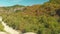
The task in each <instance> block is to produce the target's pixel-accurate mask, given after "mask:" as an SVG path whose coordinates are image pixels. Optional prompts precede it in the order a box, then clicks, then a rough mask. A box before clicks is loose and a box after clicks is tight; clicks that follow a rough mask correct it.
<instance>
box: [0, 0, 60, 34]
mask: <svg viewBox="0 0 60 34" xmlns="http://www.w3.org/2000/svg"><path fill="white" fill-rule="evenodd" d="M57 2H58V3H57ZM16 7H18V8H21V7H24V8H23V9H22V10H20V9H19V10H18V8H16ZM16 7H15V6H14V7H8V8H7V7H3V9H5V10H4V11H5V12H1V13H0V15H1V16H2V17H3V21H5V22H6V23H7V25H9V26H10V27H12V28H14V29H16V30H20V31H21V32H23V33H24V32H36V33H37V34H59V33H60V3H59V0H50V1H49V2H46V3H44V4H43V5H33V6H27V7H25V6H17V5H16ZM15 8H16V11H14V9H15ZM3 9H2V10H3ZM11 9H12V10H11ZM6 11H7V12H6Z"/></svg>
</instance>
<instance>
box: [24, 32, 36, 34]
mask: <svg viewBox="0 0 60 34" xmlns="http://www.w3.org/2000/svg"><path fill="white" fill-rule="evenodd" d="M24 34H36V33H33V32H27V33H24Z"/></svg>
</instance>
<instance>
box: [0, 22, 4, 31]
mask: <svg viewBox="0 0 60 34" xmlns="http://www.w3.org/2000/svg"><path fill="white" fill-rule="evenodd" d="M0 31H4V26H3V25H2V24H1V22H0Z"/></svg>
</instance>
